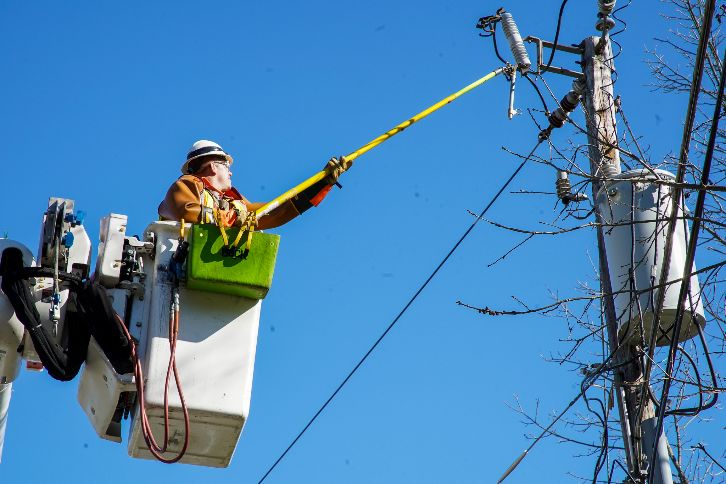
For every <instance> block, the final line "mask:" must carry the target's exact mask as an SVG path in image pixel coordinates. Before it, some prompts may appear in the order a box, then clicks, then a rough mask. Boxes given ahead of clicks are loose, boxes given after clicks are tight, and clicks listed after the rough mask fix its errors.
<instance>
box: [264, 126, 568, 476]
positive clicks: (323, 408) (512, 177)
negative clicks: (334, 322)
mask: <svg viewBox="0 0 726 484" xmlns="http://www.w3.org/2000/svg"><path fill="white" fill-rule="evenodd" d="M542 141H543V140H538V141H537V143H536V144H535V146H534V148H532V151H530V153H529V155H527V157H526V158H524V160H523V161H522V162H521V163H520V164H519V165H518V166H517V168H516V169H515V170H514V172H513V173H512V174H511V175H510V176H509V178H508V179H507V181H505V182H504V184H503V185H502V186H501V187H500V188H499V190H498V191H497V193H496V194H495V195H494V196H493V197H492V199H491V200H490V201H489V202H488V203H487V205H486V206H485V207H484V208H483V209H482V211H481V212H480V213H479V215H478V216H477V217H476V219H474V222H473V223H472V224H471V225H470V226H469V228H468V229H466V231H465V232H464V234H463V235H462V236H461V237H460V238H459V240H457V241H456V243H455V244H454V246H453V247H452V248H451V249H450V250H449V251H448V253H447V254H446V255H445V256H444V258H443V259H442V260H441V262H439V264H438V265H437V266H436V268H435V269H434V270H433V272H431V274H430V275H429V276H428V277H427V278H426V280H425V281H424V282H423V284H421V286H419V288H418V289H417V290H416V292H415V293H414V294H413V296H412V297H411V298H410V299H409V300H408V302H407V303H406V304H405V305H404V306H403V309H401V311H400V312H399V313H398V314H397V315H396V317H395V318H393V320H392V321H391V322H390V323H389V324H388V326H387V327H386V329H385V330H384V331H383V332H382V333H381V335H380V336H379V337H378V339H376V341H375V342H374V343H373V345H371V347H370V348H369V349H368V351H366V353H365V354H364V355H363V357H362V358H361V359H360V360H359V361H358V363H356V365H355V366H354V367H353V369H352V370H351V371H350V372H349V373H348V375H346V377H345V378H344V379H343V381H341V382H340V384H339V385H338V387H337V388H336V389H335V390H334V391H333V393H332V394H331V395H330V396H329V397H328V399H327V400H326V401H325V403H323V405H322V406H321V407H320V408H319V409H318V411H317V412H315V414H314V415H313V416H312V418H311V419H310V420H308V422H307V423H306V424H305V426H304V427H303V429H302V430H301V431H300V432H299V433H298V434H297V436H295V438H294V439H293V440H292V442H290V444H289V445H288V446H287V448H286V449H285V450H284V451H283V452H282V454H280V456H279V457H278V458H277V459H276V460H275V462H274V463H273V464H272V465H271V466H270V467H269V468H268V470H267V472H265V474H264V475H263V476H262V478H261V479H260V480H259V481H258V484H261V483H262V482H263V481H264V480H265V479H267V477H268V476H269V475H270V473H271V472H272V471H273V470H274V469H275V467H277V465H278V464H279V463H280V462H281V461H282V459H284V458H285V456H286V455H287V454H288V452H290V450H291V449H292V448H293V447H294V446H295V444H297V442H298V441H299V440H300V438H301V437H302V436H303V434H305V432H306V431H307V430H308V429H309V428H310V426H312V424H313V423H314V422H315V420H317V418H318V417H319V416H320V414H321V413H323V411H324V410H325V409H326V408H327V406H328V405H329V404H330V402H332V401H333V399H334V398H335V397H336V396H337V395H338V393H339V392H340V391H341V390H342V389H343V387H344V386H345V385H346V384H347V383H348V381H349V380H350V379H351V377H352V376H353V375H354V374H355V373H356V372H357V371H358V369H359V368H360V367H361V366H362V365H363V363H364V362H365V361H366V360H367V359H368V357H369V356H370V355H371V353H373V351H374V350H375V349H376V348H377V347H378V345H379V344H380V343H381V341H383V338H385V337H386V335H388V333H389V332H390V331H391V330H392V329H393V327H394V326H395V325H396V323H398V321H399V320H400V319H401V317H402V316H403V315H404V314H405V313H406V311H408V309H409V308H410V307H411V305H412V304H413V303H414V302H415V301H416V299H418V296H419V295H420V294H421V293H422V292H423V290H424V289H425V288H426V286H428V285H429V283H430V282H431V280H433V278H434V277H435V276H436V274H438V272H439V270H441V268H442V267H443V266H444V264H446V262H447V261H448V260H449V258H450V257H451V256H452V255H453V254H454V252H455V251H456V249H458V248H459V246H460V245H461V244H462V242H464V239H466V237H467V236H468V235H469V234H470V233H471V231H472V230H474V227H476V225H477V224H478V223H479V222H480V221H481V220H482V218H483V217H484V215H486V213H487V212H488V211H489V209H490V208H491V207H492V205H494V202H496V201H497V199H498V198H499V196H500V195H501V194H502V193H503V192H504V190H506V189H507V187H508V186H509V184H510V183H511V182H512V181H513V180H514V178H515V177H516V176H517V175H518V174H519V172H520V171H521V170H522V168H524V165H525V164H527V162H528V161H529V159H530V158H531V157H532V156H533V155H534V152H535V151H536V150H537V148H538V147H539V145H540V144H542ZM578 399H579V397H578ZM573 404H574V402H573Z"/></svg>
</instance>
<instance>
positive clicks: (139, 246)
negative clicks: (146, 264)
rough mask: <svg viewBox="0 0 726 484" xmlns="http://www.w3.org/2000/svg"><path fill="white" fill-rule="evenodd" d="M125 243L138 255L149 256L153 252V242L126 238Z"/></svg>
mask: <svg viewBox="0 0 726 484" xmlns="http://www.w3.org/2000/svg"><path fill="white" fill-rule="evenodd" d="M125 242H126V243H127V244H128V245H130V246H131V247H133V248H134V249H135V250H136V252H137V253H139V254H150V253H152V252H153V251H154V242H142V241H140V240H139V239H137V238H136V237H126V240H125Z"/></svg>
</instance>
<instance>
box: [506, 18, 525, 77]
mask: <svg viewBox="0 0 726 484" xmlns="http://www.w3.org/2000/svg"><path fill="white" fill-rule="evenodd" d="M501 22H502V28H503V29H504V35H506V37H507V41H508V42H509V49H510V50H511V51H512V55H513V56H514V59H515V61H516V62H517V67H519V70H520V71H521V72H522V74H525V73H526V72H527V71H529V68H530V66H531V65H532V63H531V62H530V61H529V55H527V49H525V48H524V42H523V41H522V36H521V35H520V34H519V29H518V28H517V24H515V23H514V18H513V17H512V14H511V13H509V12H503V13H502V14H501Z"/></svg>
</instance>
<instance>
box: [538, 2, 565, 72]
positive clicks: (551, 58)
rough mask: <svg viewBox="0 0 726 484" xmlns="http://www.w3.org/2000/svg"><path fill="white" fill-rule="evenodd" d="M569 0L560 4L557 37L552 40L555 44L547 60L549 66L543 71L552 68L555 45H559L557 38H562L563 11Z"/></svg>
mask: <svg viewBox="0 0 726 484" xmlns="http://www.w3.org/2000/svg"><path fill="white" fill-rule="evenodd" d="M567 1H568V0H563V1H562V4H561V5H560V13H559V14H557V28H556V29H555V39H554V40H553V41H552V43H553V44H554V46H553V47H552V50H551V52H550V59H549V60H548V61H547V66H546V67H545V68H544V69H541V71H542V72H544V71H546V70H547V69H549V68H550V66H551V65H552V61H553V60H554V58H555V51H556V50H557V49H555V47H556V46H557V40H558V39H559V38H560V28H561V27H562V13H563V12H564V11H565V5H567Z"/></svg>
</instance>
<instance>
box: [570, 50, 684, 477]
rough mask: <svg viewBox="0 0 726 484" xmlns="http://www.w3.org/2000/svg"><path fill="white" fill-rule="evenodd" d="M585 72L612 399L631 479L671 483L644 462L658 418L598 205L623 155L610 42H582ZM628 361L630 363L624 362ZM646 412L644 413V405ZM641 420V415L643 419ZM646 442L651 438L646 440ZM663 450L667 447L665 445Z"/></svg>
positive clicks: (665, 470) (659, 466) (663, 466)
mask: <svg viewBox="0 0 726 484" xmlns="http://www.w3.org/2000/svg"><path fill="white" fill-rule="evenodd" d="M582 47H583V55H582V67H583V71H584V74H585V81H586V84H587V89H586V93H585V98H584V99H585V107H586V118H587V119H586V121H587V132H588V143H589V155H590V172H591V174H592V176H593V182H592V192H593V201H594V205H595V217H596V221H597V223H598V227H597V245H598V253H599V271H600V291H601V293H602V294H603V300H602V301H603V302H602V304H603V314H604V317H605V323H606V328H607V334H608V344H609V347H610V351H611V352H612V353H613V354H614V357H613V362H614V364H615V365H617V368H616V369H615V370H614V371H613V376H614V389H613V390H614V395H613V398H614V400H615V401H616V402H617V406H618V412H619V414H620V426H621V430H622V434H623V443H624V447H625V456H626V460H627V464H628V471H629V472H630V474H631V476H632V477H633V478H634V479H636V480H637V481H639V482H642V481H643V479H644V477H645V475H646V474H645V473H646V472H647V470H646V468H649V469H650V471H651V472H655V473H656V475H655V476H654V477H655V478H656V480H654V481H653V482H657V483H661V484H670V483H672V482H673V481H672V477H671V475H670V465H669V463H668V461H667V460H666V461H665V463H663V462H657V463H656V465H650V466H647V464H646V461H647V457H646V456H648V455H650V452H651V449H652V446H653V445H654V444H653V443H654V442H655V441H656V440H659V442H660V439H655V436H654V435H652V434H653V433H654V432H648V430H650V428H649V427H648V424H646V431H645V432H643V422H644V421H646V420H648V421H649V422H650V420H649V419H652V417H653V416H654V415H655V413H654V408H653V404H652V403H651V402H650V400H647V399H646V401H645V402H639V401H638V400H639V396H640V389H641V388H642V385H643V384H647V382H644V381H643V372H642V365H641V359H640V357H639V355H640V354H642V352H641V350H642V349H641V348H638V347H636V346H634V345H633V343H631V342H627V341H626V342H625V343H622V342H621V340H620V338H619V335H618V321H617V315H616V312H615V302H614V300H613V296H612V294H613V287H612V282H611V280H610V271H609V268H608V257H607V252H606V248H605V239H604V235H603V228H602V223H603V217H602V214H601V213H600V209H599V204H598V194H600V192H601V190H602V189H603V186H604V184H605V183H604V181H605V180H608V179H612V178H613V177H614V176H617V175H618V174H619V173H620V172H621V168H620V152H619V150H618V147H617V146H618V137H617V129H616V122H615V113H616V105H615V104H616V103H615V96H614V95H613V81H612V73H613V72H614V70H615V68H614V64H613V59H612V48H611V43H610V41H609V38H608V37H607V36H604V37H590V38H587V39H585V40H584V41H583V45H582ZM626 362H627V363H626ZM641 403H642V404H644V405H645V408H643V409H642V412H641V411H640V408H639V406H640V404H641ZM638 415H641V417H640V419H639V418H638ZM643 437H645V438H646V439H647V441H646V442H644V441H643ZM661 444H662V445H664V443H663V442H661Z"/></svg>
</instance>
